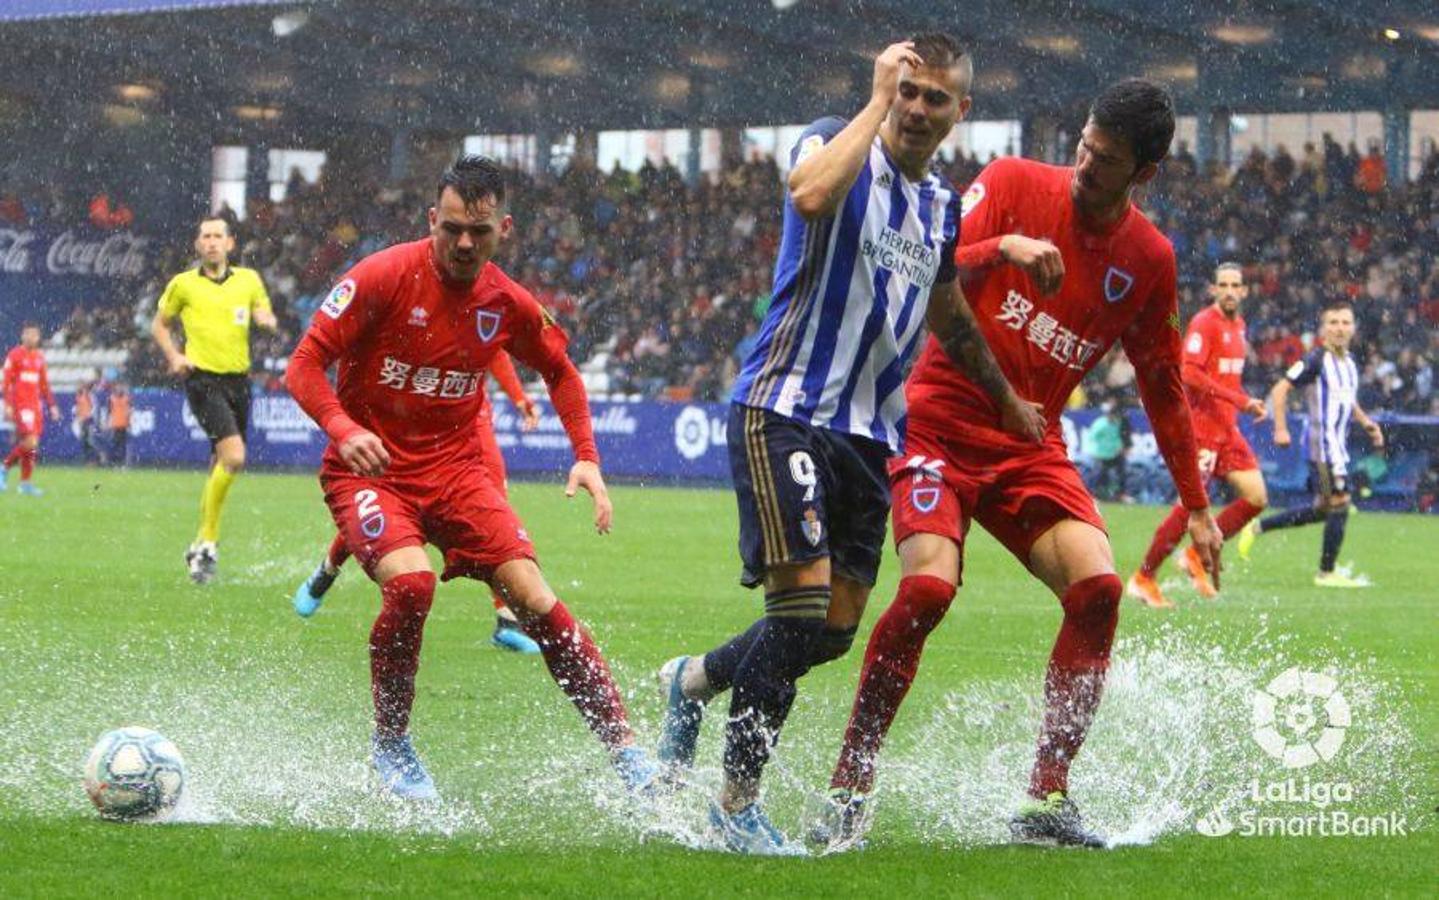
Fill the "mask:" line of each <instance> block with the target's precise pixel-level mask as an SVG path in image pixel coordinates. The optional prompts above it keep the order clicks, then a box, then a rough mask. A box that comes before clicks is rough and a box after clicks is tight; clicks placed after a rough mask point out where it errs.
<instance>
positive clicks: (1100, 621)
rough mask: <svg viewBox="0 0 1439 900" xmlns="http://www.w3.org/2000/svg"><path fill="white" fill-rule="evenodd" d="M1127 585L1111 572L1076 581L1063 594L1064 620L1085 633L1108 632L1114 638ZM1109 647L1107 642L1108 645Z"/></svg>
mask: <svg viewBox="0 0 1439 900" xmlns="http://www.w3.org/2000/svg"><path fill="white" fill-rule="evenodd" d="M1123 596H1124V582H1123V581H1122V580H1121V579H1120V577H1119V576H1118V575H1115V574H1114V573H1112V572H1109V573H1106V574H1104V575H1094V576H1092V577H1089V578H1085V579H1083V580H1082V581H1076V582H1075V583H1074V584H1071V585H1070V586H1069V589H1068V590H1066V591H1065V592H1064V597H1063V598H1062V599H1061V601H1060V602H1061V604H1062V605H1063V606H1064V617H1065V618H1066V619H1068V620H1070V621H1072V622H1075V623H1076V624H1078V625H1080V626H1081V627H1083V628H1085V629H1086V630H1092V631H1094V632H1096V633H1099V632H1107V633H1108V634H1109V635H1110V636H1111V637H1112V636H1113V634H1114V627H1115V625H1116V624H1118V622H1119V599H1120V598H1121V597H1123ZM1105 643H1106V645H1107V641H1106V642H1105Z"/></svg>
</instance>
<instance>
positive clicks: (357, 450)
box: [340, 431, 390, 478]
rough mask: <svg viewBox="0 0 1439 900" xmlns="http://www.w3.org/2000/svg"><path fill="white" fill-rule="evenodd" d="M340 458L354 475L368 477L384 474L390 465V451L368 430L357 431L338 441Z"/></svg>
mask: <svg viewBox="0 0 1439 900" xmlns="http://www.w3.org/2000/svg"><path fill="white" fill-rule="evenodd" d="M340 459H342V460H344V461H345V465H347V466H349V467H350V471H351V472H354V473H355V474H356V475H364V476H366V477H369V478H375V477H377V476H380V475H383V474H385V469H387V468H389V466H390V453H389V451H388V450H386V449H385V445H384V443H383V442H382V441H381V440H380V439H379V438H378V437H377V436H375V434H374V433H372V432H369V431H357V432H355V433H354V434H352V435H350V436H349V437H347V438H345V440H344V441H342V442H341V443H340Z"/></svg>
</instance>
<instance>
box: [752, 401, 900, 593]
mask: <svg viewBox="0 0 1439 900" xmlns="http://www.w3.org/2000/svg"><path fill="white" fill-rule="evenodd" d="M727 438H728V443H729V461H730V472H731V474H732V475H733V477H734V489H735V498H736V499H737V500H738V501H739V553H740V560H741V562H743V564H744V570H743V573H742V574H741V575H740V583H741V584H743V585H744V586H745V587H755V586H757V585H760V584H763V583H764V578H765V573H766V572H767V571H768V570H769V567H770V566H775V565H781V564H784V563H801V562H808V561H810V560H814V559H822V558H824V557H829V559H830V565H831V571H832V572H833V573H834V574H836V575H843V576H844V577H846V578H849V579H852V580H854V581H858V582H860V583H861V584H866V585H870V586H873V585H874V580H875V576H876V575H877V574H878V572H879V558H880V553H881V552H882V550H883V548H884V537H885V527H886V525H887V523H888V518H889V475H888V472H887V468H886V467H887V463H888V460H889V456H890V451H889V447H888V446H887V445H885V444H882V443H880V442H879V441H873V440H870V439H869V438H864V437H859V436H857V435H852V434H844V433H841V432H838V431H831V430H829V429H827V428H816V427H814V426H812V425H806V424H804V423H803V422H797V421H795V420H794V419H790V418H786V417H785V416H781V415H779V414H778V413H773V412H770V411H769V410H765V409H756V408H754V407H750V406H742V405H740V404H738V403H733V404H731V405H730V413H729V425H728V428H727Z"/></svg>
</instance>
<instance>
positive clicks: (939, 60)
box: [909, 31, 974, 96]
mask: <svg viewBox="0 0 1439 900" xmlns="http://www.w3.org/2000/svg"><path fill="white" fill-rule="evenodd" d="M909 40H910V43H912V44H914V52H915V53H917V54H919V58H920V59H922V60H924V64H925V65H926V66H933V67H934V68H936V69H951V68H958V69H959V70H960V73H959V74H960V84H961V85H962V87H963V91H962V92H961V96H963V95H966V94H968V93H969V87H970V85H971V84H973V83H974V60H972V59H970V56H969V54H968V53H965V52H964V48H963V47H961V46H959V41H957V40H955V39H954V38H953V37H951V36H949V35H947V34H945V33H944V32H942V31H925V32H921V33H919V34H916V35H915V36H913V37H911V38H910V39H909Z"/></svg>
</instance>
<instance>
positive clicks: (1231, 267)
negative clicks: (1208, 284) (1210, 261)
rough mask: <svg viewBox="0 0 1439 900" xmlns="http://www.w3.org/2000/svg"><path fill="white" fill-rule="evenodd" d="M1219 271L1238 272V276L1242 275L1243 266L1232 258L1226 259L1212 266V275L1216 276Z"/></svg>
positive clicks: (1241, 276)
mask: <svg viewBox="0 0 1439 900" xmlns="http://www.w3.org/2000/svg"><path fill="white" fill-rule="evenodd" d="M1220 272H1238V273H1239V277H1240V278H1243V277H1244V267H1243V266H1242V265H1240V264H1239V263H1237V262H1235V261H1234V260H1232V259H1226V260H1224V261H1223V262H1221V263H1220V264H1219V265H1217V266H1215V267H1214V277H1215V278H1218V277H1219V273H1220Z"/></svg>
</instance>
